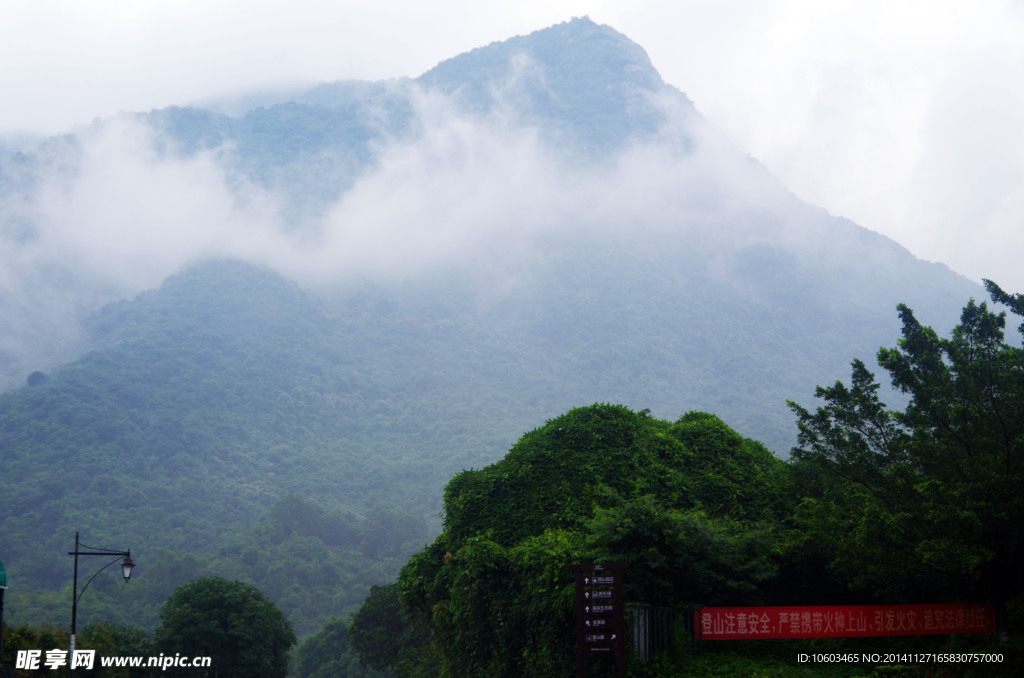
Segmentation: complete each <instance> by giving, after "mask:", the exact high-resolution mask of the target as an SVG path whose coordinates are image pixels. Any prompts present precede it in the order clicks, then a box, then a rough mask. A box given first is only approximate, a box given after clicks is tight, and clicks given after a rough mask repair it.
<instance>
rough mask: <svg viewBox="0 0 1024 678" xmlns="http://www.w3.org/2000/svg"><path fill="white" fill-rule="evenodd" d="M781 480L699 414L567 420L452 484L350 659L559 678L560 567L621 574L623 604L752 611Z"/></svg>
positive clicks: (603, 412) (771, 570) (373, 601)
mask: <svg viewBox="0 0 1024 678" xmlns="http://www.w3.org/2000/svg"><path fill="white" fill-rule="evenodd" d="M783 473H784V465H783V463H782V462H781V461H780V460H779V459H777V458H776V457H775V456H773V455H772V454H771V453H770V452H768V450H766V449H765V448H764V446H762V445H761V444H759V443H757V442H755V441H752V440H749V439H746V438H743V437H742V436H740V435H738V434H737V433H736V432H735V431H733V430H732V429H731V428H729V427H728V426H727V425H725V424H724V423H723V422H722V421H721V420H720V419H718V418H717V417H714V416H712V415H709V414H705V413H698V412H691V413H688V414H686V415H684V416H682V417H680V418H679V419H678V420H677V421H675V422H670V421H665V420H660V419H656V418H654V417H651V416H650V415H649V414H648V413H647V412H646V411H643V412H634V411H632V410H630V409H628V408H626V407H623V406H619V405H607V404H598V405H592V406H589V407H581V408H576V409H573V410H570V411H569V412H567V413H566V414H564V415H562V416H560V417H557V418H555V419H553V420H551V421H549V422H547V423H546V424H545V425H544V426H542V427H540V428H538V429H536V430H534V431H531V432H530V433H527V434H526V435H524V436H523V437H522V438H521V439H520V440H519V441H518V442H517V443H516V444H515V445H514V446H513V447H512V449H511V450H510V451H509V453H508V454H507V455H506V456H505V458H504V459H502V460H501V461H499V462H497V463H495V464H492V465H490V466H487V467H485V468H483V469H480V470H468V471H463V472H461V473H459V474H457V475H456V476H455V477H453V478H452V480H451V482H449V484H448V486H447V488H446V489H445V495H444V497H445V522H444V526H445V530H444V532H443V533H442V534H441V535H440V536H439V537H438V538H437V539H436V540H435V541H434V543H433V544H431V545H429V546H427V547H426V548H424V549H423V550H422V551H420V552H419V553H418V554H416V555H415V556H413V557H412V559H410V561H409V563H408V564H407V565H406V566H405V568H404V569H403V570H402V573H401V575H400V576H399V579H398V581H397V583H396V584H395V585H394V586H393V587H381V588H378V589H375V590H374V593H373V594H372V595H371V597H370V598H369V599H368V600H367V603H366V604H365V605H364V607H363V609H362V610H361V611H360V613H359V614H358V615H357V617H356V619H355V622H354V624H353V628H352V632H351V635H352V638H353V644H354V646H355V648H356V650H357V652H359V654H360V656H361V658H362V659H363V661H364V662H366V663H367V664H368V665H370V666H374V667H376V668H384V667H389V668H390V669H391V670H392V671H393V672H394V673H395V674H396V675H400V676H421V675H422V676H427V675H431V676H470V675H473V676H477V675H487V676H519V675H530V676H562V675H566V674H567V673H570V672H571V670H572V666H573V662H574V659H573V651H572V648H573V642H574V641H573V636H572V628H573V624H572V618H573V615H574V607H573V601H574V576H573V575H572V573H571V572H570V571H569V570H568V569H567V568H566V567H565V566H566V564H568V563H574V562H617V561H632V562H634V563H636V564H637V566H636V567H635V568H634V570H635V576H634V575H633V570H631V574H630V576H629V577H627V579H626V582H627V584H626V586H627V589H626V590H627V597H628V598H629V600H632V601H640V602H646V603H650V604H655V605H680V604H685V603H696V602H712V601H713V602H719V603H735V602H737V601H738V600H740V598H739V597H738V596H740V595H742V596H743V597H744V599H747V600H754V599H764V598H763V597H764V596H767V595H771V594H770V593H769V592H768V588H767V587H766V586H764V585H765V584H766V583H768V582H770V581H771V580H772V579H773V578H774V577H775V576H776V574H777V571H778V563H777V562H776V561H775V559H774V558H773V557H772V555H771V554H772V550H773V549H772V544H779V543H780V542H781V539H782V537H781V532H780V531H779V530H778V529H776V527H777V526H778V525H780V524H781V517H782V516H783V515H784V513H785V511H786V505H787V502H786V497H785V492H784V491H783V490H782V489H780V488H784V487H785V483H784V482H782V475H783ZM399 638H401V642H400V643H395V642H383V643H381V642H379V641H380V640H381V639H392V640H395V639H399Z"/></svg>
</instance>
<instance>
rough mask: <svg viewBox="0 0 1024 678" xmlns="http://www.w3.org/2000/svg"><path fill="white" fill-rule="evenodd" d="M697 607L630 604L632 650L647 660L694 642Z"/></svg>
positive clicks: (629, 629) (628, 616)
mask: <svg viewBox="0 0 1024 678" xmlns="http://www.w3.org/2000/svg"><path fill="white" fill-rule="evenodd" d="M693 614H694V608H692V607H657V606H654V605H647V604H644V603H630V604H628V605H627V610H626V615H627V621H626V627H627V629H628V631H629V643H630V649H631V650H632V651H633V654H634V655H636V656H638V657H640V659H641V660H642V661H644V662H649V661H650V660H651V658H652V657H654V655H656V654H659V653H661V652H670V651H672V650H674V649H679V648H680V645H682V644H689V645H690V646H691V647H693V648H696V645H694V641H693V639H694V617H693Z"/></svg>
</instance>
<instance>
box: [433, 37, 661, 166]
mask: <svg viewBox="0 0 1024 678" xmlns="http://www.w3.org/2000/svg"><path fill="white" fill-rule="evenodd" d="M417 82H418V83H419V84H421V85H423V86H424V87H427V88H430V89H434V90H437V91H440V92H443V93H445V94H450V95H454V96H455V98H456V99H457V100H458V101H459V102H460V103H461V104H462V105H464V106H466V107H467V108H468V109H469V110H473V111H478V112H487V111H490V110H493V109H494V108H495V107H499V106H511V107H512V108H514V109H515V110H516V111H517V113H519V114H524V113H525V115H524V117H525V118H526V120H525V121H526V122H528V123H529V122H533V121H536V122H537V123H540V122H542V121H543V122H545V123H551V122H554V123H556V125H557V126H558V127H559V134H560V136H561V137H562V139H563V140H573V139H574V140H575V141H576V142H578V143H580V144H581V145H582V146H583V147H584V148H586V149H589V150H597V149H609V148H612V149H614V148H618V147H619V146H620V145H621V143H622V142H623V141H625V140H626V139H627V138H628V137H630V136H632V135H633V134H635V133H636V132H641V133H653V132H655V131H656V129H657V126H658V123H659V122H660V121H661V118H662V116H661V113H660V112H659V111H658V110H656V108H655V107H654V106H652V105H651V97H652V96H653V95H657V94H659V93H661V92H662V91H663V90H665V88H666V85H665V82H664V81H663V80H662V79H661V76H660V75H659V74H658V71H657V70H655V68H654V66H653V65H652V64H651V60H650V58H648V56H647V52H645V51H644V49H643V48H642V47H641V46H640V45H638V44H636V43H635V42H633V41H632V40H630V39H629V38H627V37H626V36H625V35H623V34H622V33H619V32H618V31H616V30H615V29H613V28H611V27H610V26H605V25H602V24H597V23H595V22H593V21H592V20H590V19H589V18H588V17H581V18H575V19H572V20H570V21H566V22H563V23H560V24H556V25H554V26H551V27H548V28H544V29H541V30H538V31H534V32H533V33H530V34H529V35H525V36H517V37H514V38H510V39H508V40H504V41H501V42H493V43H491V44H489V45H486V46H484V47H478V48H476V49H473V50H470V51H469V52H464V53H463V54H460V55H458V56H455V57H453V58H451V59H447V60H445V61H442V62H441V63H439V64H438V65H437V66H435V67H434V68H432V69H431V70H429V71H427V72H426V73H424V74H423V75H421V76H420V77H419V78H417Z"/></svg>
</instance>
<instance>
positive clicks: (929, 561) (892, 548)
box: [790, 281, 1024, 625]
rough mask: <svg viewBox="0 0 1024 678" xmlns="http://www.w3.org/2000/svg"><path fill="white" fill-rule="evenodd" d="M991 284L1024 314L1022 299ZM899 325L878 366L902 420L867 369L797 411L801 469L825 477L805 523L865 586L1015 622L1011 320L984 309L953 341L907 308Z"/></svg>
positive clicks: (1020, 402)
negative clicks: (978, 609)
mask: <svg viewBox="0 0 1024 678" xmlns="http://www.w3.org/2000/svg"><path fill="white" fill-rule="evenodd" d="M986 287H987V288H988V291H989V293H990V295H991V297H992V300H993V301H994V302H998V303H1002V304H1005V305H1006V306H1008V307H1009V308H1010V310H1011V311H1012V312H1013V313H1016V314H1018V315H1021V316H1024V298H1022V296H1021V295H1019V294H1018V295H1009V294H1006V293H1005V292H1003V291H1002V290H1001V289H999V287H998V286H996V285H995V284H994V283H992V282H991V281H986ZM899 315H900V318H901V319H902V321H903V329H902V335H903V337H902V339H900V341H899V343H898V345H897V346H896V347H894V348H883V349H881V350H880V351H879V353H878V362H879V364H880V365H881V366H882V368H883V369H885V370H886V371H887V372H888V373H889V376H890V378H891V381H892V385H893V387H894V388H895V389H897V390H899V391H901V392H902V393H904V394H906V395H907V396H908V397H909V402H908V403H907V405H906V407H905V409H904V410H902V411H900V410H896V409H890V408H889V407H887V406H886V405H885V403H883V402H881V400H880V399H879V395H878V390H879V384H878V383H877V382H875V379H874V375H873V374H872V373H871V372H870V371H869V370H868V369H867V367H866V366H865V364H864V363H863V362H861V361H860V360H855V361H854V362H853V372H852V377H851V383H850V385H849V386H847V385H845V384H843V383H841V382H837V383H836V384H835V385H834V386H831V387H828V388H822V387H819V388H818V389H817V391H816V395H817V397H818V398H820V399H822V400H824V402H825V404H824V405H822V406H820V407H818V408H817V410H816V411H815V412H813V413H812V412H810V411H808V410H807V409H804V408H803V407H801V406H799V405H797V404H795V403H792V402H790V407H791V408H792V410H793V412H794V413H795V414H796V415H797V420H798V424H799V427H800V436H799V442H800V445H801V448H800V449H798V450H795V451H794V455H793V456H794V459H795V460H796V466H797V467H798V468H797V472H798V473H799V472H800V469H799V467H800V465H803V467H804V468H803V472H806V473H808V474H810V475H813V476H814V477H816V478H819V479H824V482H822V483H821V484H818V485H817V490H816V491H813V492H810V496H808V497H807V498H806V499H805V500H804V501H803V504H802V506H801V507H800V510H799V516H800V518H801V520H802V521H803V524H804V526H805V527H807V528H808V530H809V533H810V535H811V538H812V539H815V540H817V541H818V542H819V544H818V545H819V546H820V547H823V548H825V549H827V550H828V551H830V552H831V553H832V554H833V565H834V566H835V567H836V568H839V569H841V570H843V571H844V573H845V574H846V575H847V576H849V577H850V579H851V580H852V581H853V582H854V584H855V585H856V586H859V587H861V588H865V589H869V590H873V591H874V592H876V593H878V594H884V595H887V596H890V597H892V596H898V597H901V598H905V599H909V598H919V599H922V602H933V601H932V600H931V599H932V598H935V597H936V596H945V597H948V598H962V597H964V596H979V597H983V598H987V599H990V600H992V601H994V602H995V603H996V604H997V611H998V617H999V622H1000V623H1001V624H1004V625H1005V615H1004V613H1003V611H1004V609H1005V603H1006V601H1007V600H1008V599H1010V598H1012V597H1014V596H1018V595H1020V594H1021V593H1022V591H1024V493H1022V491H1021V490H1022V489H1024V464H1022V462H1024V349H1022V348H1018V347H1015V346H1012V345H1010V344H1008V343H1007V342H1006V340H1005V325H1006V313H1005V312H998V313H997V312H994V311H991V310H989V308H988V307H987V305H986V304H985V303H981V304H977V303H975V301H974V300H971V301H970V302H969V303H968V304H967V305H966V306H965V307H964V309H963V313H962V314H961V317H960V324H959V325H958V326H957V327H956V328H954V329H953V331H952V332H951V333H950V336H949V337H940V336H939V335H938V334H937V333H936V332H935V330H933V329H932V328H930V327H926V326H924V325H922V324H921V323H920V322H919V321H918V320H917V318H915V317H914V314H913V312H912V311H911V310H910V309H909V308H908V307H906V306H905V305H900V306H899ZM1022 329H1024V325H1022ZM925 598H927V599H929V600H924V599H925Z"/></svg>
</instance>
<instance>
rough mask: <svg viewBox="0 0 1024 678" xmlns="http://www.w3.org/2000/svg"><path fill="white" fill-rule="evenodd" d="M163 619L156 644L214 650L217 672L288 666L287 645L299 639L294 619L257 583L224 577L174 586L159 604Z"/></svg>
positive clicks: (228, 674) (250, 672) (275, 672)
mask: <svg viewBox="0 0 1024 678" xmlns="http://www.w3.org/2000/svg"><path fill="white" fill-rule="evenodd" d="M160 620H161V624H160V626H159V627H158V628H157V630H156V634H155V635H156V645H157V648H158V649H159V650H160V651H161V652H163V653H164V654H165V655H173V654H176V653H181V654H182V655H190V656H209V657H210V658H211V663H212V671H213V674H214V675H216V676H219V677H221V678H233V677H235V676H237V677H238V678H245V677H249V676H267V677H273V676H280V677H283V676H285V675H286V674H287V672H288V650H289V649H290V648H291V646H292V645H294V644H295V640H296V639H295V634H294V632H293V631H292V625H291V622H290V621H288V619H287V618H286V617H285V616H284V615H283V614H282V613H281V611H280V610H279V609H278V608H277V606H276V605H274V604H273V603H272V602H270V600H268V599H267V598H266V597H265V596H264V595H263V594H262V593H261V592H260V591H259V589H257V588H255V587H253V586H250V585H248V584H243V583H242V582H239V581H227V580H225V579H221V578H219V577H204V578H202V579H196V580H194V581H191V582H189V583H188V584H185V585H184V586H180V587H178V588H177V589H176V590H175V591H174V593H173V594H172V595H171V597H170V598H168V599H167V601H166V602H165V603H164V605H163V607H162V608H161V609H160ZM183 671H185V670H184V669H183ZM188 671H193V669H188Z"/></svg>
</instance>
